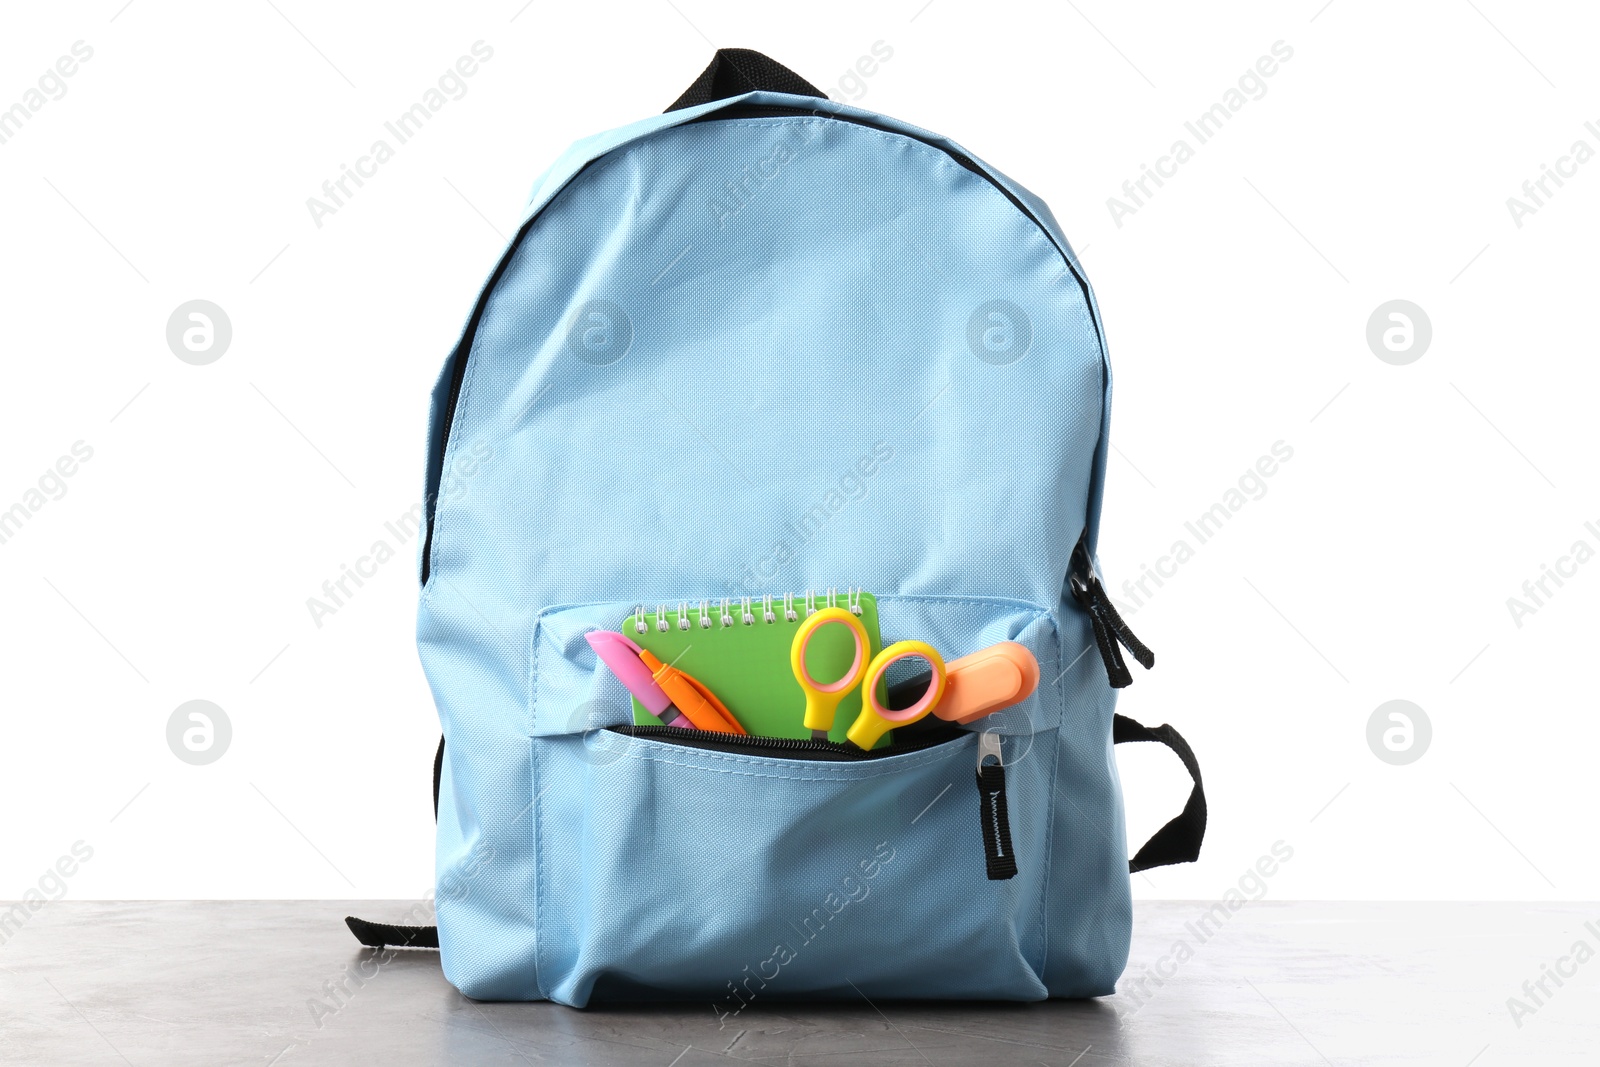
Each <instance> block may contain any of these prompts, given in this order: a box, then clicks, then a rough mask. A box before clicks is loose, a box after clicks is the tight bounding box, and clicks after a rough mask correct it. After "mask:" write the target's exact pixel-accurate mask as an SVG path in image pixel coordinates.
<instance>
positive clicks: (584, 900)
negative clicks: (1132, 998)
mask: <svg viewBox="0 0 1600 1067" xmlns="http://www.w3.org/2000/svg"><path fill="white" fill-rule="evenodd" d="M1109 398H1110V373H1109V369H1108V366H1107V362H1106V355H1105V347H1104V344H1103V334H1102V331H1101V327H1100V321H1099V317H1098V313H1097V310H1096V307H1095V302H1094V297H1093V295H1092V293H1091V292H1090V289H1089V283H1088V281H1087V279H1086V278H1085V277H1084V274H1083V270H1082V268H1081V266H1080V265H1079V263H1078V261H1077V258H1076V256H1075V255H1074V254H1073V252H1072V249H1071V248H1070V247H1069V246H1068V244H1067V241H1066V238H1065V237H1063V236H1062V234H1061V232H1060V230H1059V228H1058V227H1057V225H1056V222H1055V220H1054V219H1053V218H1052V216H1051V214H1050V212H1049V209H1047V208H1046V207H1045V205H1044V204H1043V203H1041V202H1039V201H1038V200H1036V199H1035V198H1034V197H1033V196H1032V195H1031V194H1029V193H1028V192H1027V191H1026V190H1024V189H1022V188H1021V187H1020V186H1018V185H1016V184H1015V183H1013V182H1012V181H1011V180H1010V179H1008V178H1006V177H1005V176H1003V175H1001V174H999V173H998V172H997V171H995V170H993V169H992V168H990V167H989V166H987V165H986V164H984V163H982V162H981V161H979V160H976V159H974V158H972V157H971V156H970V155H968V154H967V153H966V152H964V151H963V150H962V149H961V148H960V147H959V146H957V145H956V144H954V143H953V142H951V141H948V140H946V139H944V138H942V137H939V136H937V135H935V134H931V133H928V132H927V131H926V130H921V129H918V128H917V127H914V126H910V125H907V124H906V123H903V122H898V121H895V120H894V119H890V118H886V117H884V116H882V115H876V114H873V113H871V112H867V111H863V110H860V109H857V108H854V107H849V106H846V105H843V104H838V103H833V102H831V101H829V100H827V99H826V98H825V97H824V95H823V94H822V93H821V92H820V91H818V90H817V89H815V88H813V87H812V86H811V85H809V84H808V83H806V82H805V81H804V80H802V79H801V78H800V77H798V76H797V75H795V74H794V73H792V72H790V71H788V70H787V69H785V68H784V67H782V66H780V65H778V64H777V63H775V62H773V61H772V60H770V59H767V58H766V57H765V56H762V55H760V54H759V53H755V52H750V51H746V50H740V49H734V50H723V51H719V52H718V53H717V57H716V59H715V60H714V61H713V62H712V64H711V66H710V67H709V68H707V70H706V71H705V73H704V74H702V75H701V77H700V78H699V80H697V81H696V82H695V84H694V85H693V86H692V87H691V88H690V90H689V91H688V92H687V93H685V94H684V96H683V97H682V98H681V99H679V100H678V101H677V103H675V104H674V105H673V107H672V108H671V109H669V110H668V111H667V112H666V113H665V114H662V115H659V116H656V117H655V118H651V119H646V120H644V121H642V122H637V123H634V124H633V125H631V126H626V127H624V128H622V129H619V130H614V131H612V132H610V133H604V134H600V135H598V136H595V137H591V138H589V139H587V140H584V141H580V142H578V143H577V144H576V145H574V146H573V147H572V148H571V149H570V150H569V151H568V152H567V153H566V155H564V156H563V157H562V158H561V159H560V160H559V161H557V163H556V164H555V166H553V167H552V168H551V169H550V171H549V172H548V173H546V174H545V175H544V177H543V178H541V179H540V180H539V182H538V184H537V186H536V188H535V190H534V194H533V199H532V202H531V204H530V206H529V208H528V211H527V214H526V217H525V220H524V222H523V224H522V225H521V227H520V228H519V230H518V232H517V234H516V236H515V238H513V239H512V241H511V243H510V247H509V248H508V249H507V250H506V252H505V254H504V256H503V257H502V258H501V260H500V263H499V265H498V266H497V267H496V268H495V270H494V273H493V274H492V275H491V276H490V278H489V281H488V284H487V285H485V286H484V289H483V292H482V294H481V295H480V296H479V298H478V301H477V303H476V305H475V306H474V308H473V310H472V315H471V317H470V319H469V320H468V322H467V325H466V329H465V331H464V333H463V335H462V338H461V341H460V342H459V344H458V345H457V346H456V349H455V351H454V352H453V353H452V354H451V356H450V358H449V359H448V361H447V362H446V364H445V367H444V371H443V374H442V375H441V377H440V380H439V384H438V387H437V389H436V390H435V393H434V400H433V419H432V426H431V431H430V433H431V438H430V446H429V460H428V471H427V500H428V502H429V504H428V509H427V510H428V514H427V536H426V540H425V544H424V545H423V548H422V563H421V568H422V598H421V607H420V611H419V621H418V644H419V646H420V650H421V656H422V662H423V666H424V667H425V669H426V672H427V675H428V679H429V682H430V683H431V685H432V688H433V693H434V697H435V699H436V701H437V703H438V707H439V716H440V720H441V722H442V724H443V727H444V742H443V743H442V744H441V748H440V758H439V760H438V764H437V765H436V768H435V801H436V806H437V816H438V857H437V872H436V874H437V884H436V900H435V906H436V912H437V924H438V925H437V931H436V932H435V928H433V927H407V926H397V925H388V924H380V923H372V922H366V921H363V920H359V919H351V920H349V924H350V926H351V929H352V930H353V931H354V932H355V933H356V936H357V937H358V938H360V939H361V940H362V941H363V943H365V944H368V945H373V946H376V947H379V948H382V947H384V946H386V945H387V946H430V947H431V946H435V945H436V946H437V947H438V948H439V949H440V953H441V958H442V962H443V965H444V972H445V975H446V977H447V978H448V979H449V980H450V981H451V982H452V983H453V984H454V985H455V986H456V987H457V988H459V989H460V990H461V991H462V992H463V993H465V994H466V995H468V996H470V997H475V998H478V999H485V1000H546V999H547V1000H553V1001H557V1002H560V1003H562V1004H568V1005H572V1006H575V1007H582V1006H584V1005H586V1004H589V1003H590V1002H591V1001H607V1000H629V999H633V1000H643V999H661V998H673V999H698V1000H702V1001H705V1002H706V1003H708V1004H709V1005H710V1006H711V1008H712V1010H713V1011H715V1012H716V1013H717V1014H718V1015H719V1016H721V1017H724V1018H726V1017H729V1016H732V1015H734V1014H736V1013H737V1012H739V1011H740V1010H742V1008H743V1007H745V1006H747V1005H749V1004H752V1003H757V1002H763V1001H776V1000H780V999H788V998H797V997H856V996H859V995H865V996H867V997H870V998H872V999H874V1000H876V999H878V998H914V997H915V998H921V997H933V998H967V999H998V1000H1022V1001H1025V1000H1039V999H1043V998H1046V997H1086V996H1098V995H1102V994H1108V993H1111V992H1112V991H1113V988H1114V986H1115V983H1116V981H1117V978H1118V976H1119V975H1120V973H1121V972H1122V969H1123V966H1124V964H1125V963H1126V960H1127V953H1128V941H1129V932H1130V921H1131V908H1130V901H1129V878H1128V876H1129V869H1130V863H1129V857H1128V852H1127V848H1126V844H1125V836H1124V827H1123V813H1122V801H1121V795H1120V786H1119V783H1118V779H1117V768H1116V763H1115V760H1114V758H1113V744H1114V742H1119V741H1159V742H1162V743H1165V744H1167V745H1169V746H1171V747H1172V748H1173V749H1174V750H1175V751H1176V752H1177V753H1178V755H1179V756H1180V757H1181V758H1182V760H1183V762H1184V764H1185V766H1186V767H1187V768H1188V770H1189V772H1190V774H1191V775H1192V777H1193V778H1194V792H1193V794H1192V795H1191V797H1190V800H1189V803H1188V806H1187V807H1186V808H1185V810H1184V812H1183V813H1182V814H1181V815H1179V816H1178V817H1177V818H1176V819H1174V820H1173V821H1172V822H1170V823H1169V824H1167V825H1166V826H1165V827H1163V829H1162V830H1161V831H1160V832H1159V833H1158V834H1157V835H1156V837H1155V838H1153V839H1152V840H1151V841H1150V843H1149V844H1147V845H1146V846H1145V847H1144V848H1143V849H1142V850H1140V851H1139V853H1138V854H1137V855H1135V856H1134V858H1133V861H1132V865H1131V866H1132V869H1133V870H1135V871H1137V870H1140V869H1143V868H1145V867H1151V866H1157V865H1160V864H1164V863H1175V862H1184V861H1189V860H1193V859H1194V858H1195V857H1196V856H1197V855H1198V853H1199V847H1200V839H1201V837H1202V835H1203V832H1204V826H1205V801H1204V796H1203V793H1202V791H1201V787H1200V775H1199V769H1198V767H1197V765H1196V764H1195V760H1194V756H1193V754H1192V753H1191V752H1190V751H1189V748H1188V746H1187V745H1186V744H1184V742H1183V739H1182V738H1181V737H1179V736H1178V735H1177V734H1176V733H1175V732H1174V731H1172V730H1171V728H1170V727H1165V726H1163V727H1159V728H1157V729H1154V730H1152V729H1147V728H1145V727H1142V726H1139V725H1138V724H1136V723H1133V722H1132V721H1131V720H1127V719H1124V718H1123V717H1121V716H1114V714H1113V706H1114V704H1115V696H1114V688H1115V687H1120V686H1122V685H1126V684H1127V683H1128V681H1129V676H1128V670H1127V668H1126V666H1125V665H1124V661H1123V658H1122V654H1121V647H1126V648H1127V649H1128V650H1129V652H1130V653H1132V654H1133V655H1134V657H1135V658H1136V659H1138V660H1139V661H1140V662H1142V663H1143V664H1144V665H1145V666H1149V665H1150V663H1151V662H1152V661H1153V658H1152V657H1151V655H1150V653H1149V651H1148V650H1147V649H1145V647H1144V646H1143V645H1141V644H1140V643H1139V642H1138V641H1137V639H1135V638H1134V637H1133V635H1132V634H1131V633H1129V632H1128V630H1127V627H1126V626H1125V625H1124V624H1123V622H1122V620H1121V619H1120V618H1119V617H1118V616H1117V613H1116V611H1115V609H1114V607H1113V606H1112V604H1111V600H1110V598H1109V596H1108V595H1107V594H1106V592H1105V590H1104V588H1103V587H1102V586H1101V584H1100V581H1099V578H1098V577H1097V576H1096V572H1095V566H1094V545H1095V533H1096V526H1097V520H1098V514H1099V508H1100V496H1101V486H1102V483H1103V480H1104V477H1105V465H1106V449H1107V437H1106V433H1107V425H1108V409H1109ZM846 587H860V588H865V589H867V590H870V591H871V592H873V593H874V594H876V597H877V606H878V614H879V618H880V621H881V627H882V632H883V634H884V638H885V640H890V639H897V638H905V637H915V638H920V639H922V640H925V641H927V642H929V643H930V644H932V645H933V646H934V647H935V648H936V649H938V650H939V651H940V653H941V654H942V655H943V656H944V657H946V658H947V659H948V658H953V657H956V656H961V655H964V654H966V653H968V652H971V651H973V650H976V649H979V648H983V647H986V646H988V645H992V644H994V643H996V642H999V641H1005V640H1010V641H1015V642H1018V643H1020V644H1022V645H1024V646H1025V647H1026V648H1027V649H1029V650H1030V651H1031V652H1032V653H1033V654H1034V656H1035V657H1037V659H1038V662H1039V664H1040V667H1041V680H1040V682H1039V685H1038V688H1037V690H1036V691H1035V692H1034V693H1033V695H1032V696H1031V697H1029V698H1028V699H1027V700H1026V701H1024V702H1023V703H1021V704H1018V705H1016V706H1014V707H1011V708H1009V709H1007V710H1005V711H1002V712H999V713H997V714H993V715H990V716H988V717H987V718H983V719H979V720H977V721H975V722H973V723H972V724H970V725H968V726H965V727H960V728H953V729H950V730H947V731H945V732H943V733H938V732H935V733H931V734H927V735H925V740H924V741H922V742H918V743H915V744H897V743H892V744H890V745H889V746H888V747H886V748H880V749H874V750H872V751H870V752H864V751H861V750H859V749H856V748H855V747H854V746H850V745H843V744H833V743H831V742H825V741H819V742H798V743H797V742H793V741H789V742H773V741H767V740H764V739H762V738H759V737H750V738H738V739H733V740H731V741H727V742H723V743H712V742H708V741H706V740H705V739H703V738H700V737H699V736H698V735H693V736H691V735H689V734H688V732H685V735H684V736H683V737H674V736H672V734H673V731H671V730H668V729H666V728H664V727H658V728H655V729H654V730H651V729H635V728H634V727H633V723H634V718H633V714H632V710H631V706H630V703H629V699H628V694H627V692H626V691H625V690H624V689H623V688H622V685H621V684H620V683H619V681H618V680H617V678H616V677H615V676H614V675H613V674H612V673H611V672H610V671H609V670H607V669H605V668H604V667H603V666H602V665H601V664H600V663H599V662H598V661H597V659H596V657H595V654H594V652H593V651H592V650H591V648H590V645H589V644H588V642H587V641H586V640H585V637H584V635H585V634H586V633H587V632H589V631H591V630H594V629H596V628H605V629H617V628H618V626H619V624H620V622H621V620H622V619H623V618H624V617H625V616H627V615H628V614H629V613H630V612H631V611H633V610H634V608H635V607H636V605H640V604H644V605H648V606H652V607H653V606H654V605H657V604H668V605H677V604H678V603H680V602H683V601H690V602H694V603H698V602H700V601H702V600H706V601H708V602H712V603H715V604H718V605H721V604H724V603H726V604H728V605H730V607H729V608H728V609H727V610H728V611H729V612H731V613H732V614H733V615H737V616H740V622H741V623H742V622H743V621H745V620H744V616H745V615H746V614H747V613H756V614H758V615H759V614H762V613H763V608H764V606H765V605H766V604H767V603H768V602H767V601H766V599H765V597H766V596H768V595H776V596H778V597H779V599H780V600H781V599H782V596H783V594H786V593H795V592H801V591H805V590H814V591H816V592H815V600H814V602H815V603H822V602H823V601H824V598H825V597H826V596H827V595H828V594H826V593H825V592H824V591H825V590H828V589H831V588H837V589H840V590H843V589H845V588H846ZM839 596H844V594H842V593H841V594H839ZM796 602H797V603H804V602H805V601H804V600H800V601H796ZM719 610H721V609H719ZM758 624H759V623H758ZM1119 646H1120V647H1119ZM1108 681H1109V684H1108ZM928 739H931V740H928ZM975 783H976V784H975Z"/></svg>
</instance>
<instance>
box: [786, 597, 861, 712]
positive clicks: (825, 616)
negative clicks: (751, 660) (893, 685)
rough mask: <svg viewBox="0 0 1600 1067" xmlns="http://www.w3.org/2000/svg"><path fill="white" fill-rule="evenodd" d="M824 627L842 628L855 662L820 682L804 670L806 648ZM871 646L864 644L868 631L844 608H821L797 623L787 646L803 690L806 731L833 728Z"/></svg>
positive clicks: (858, 681)
mask: <svg viewBox="0 0 1600 1067" xmlns="http://www.w3.org/2000/svg"><path fill="white" fill-rule="evenodd" d="M824 626H844V627H846V628H848V629H849V631H850V636H851V637H852V638H853V639H854V640H855V659H854V660H852V661H851V663H850V669H849V670H847V671H845V672H844V674H843V676H841V677H840V678H839V679H838V680H836V681H832V682H819V681H817V680H816V679H815V678H813V677H811V672H810V671H809V670H807V669H806V648H807V646H808V645H809V644H810V642H811V639H812V638H813V637H815V636H816V634H817V631H818V630H821V629H822V628H823V627H824ZM871 647H872V646H871V645H869V644H868V643H867V628H866V627H865V626H863V625H861V620H860V619H858V618H856V617H855V616H854V615H852V614H850V612H848V611H846V610H845V609H844V608H823V609H822V610H821V611H818V612H816V613H815V614H813V615H812V616H811V617H809V618H808V619H806V620H805V621H804V622H802V623H801V624H800V629H799V630H797V631H795V635H794V643H793V644H792V645H790V646H789V665H790V666H791V667H793V668H794V677H795V680H796V681H798V682H799V683H800V688H801V689H803V690H805V694H806V717H805V726H806V729H807V730H811V731H813V732H816V731H821V732H822V733H826V732H827V731H829V730H831V729H833V714H834V712H835V711H837V710H838V708H839V701H841V700H843V699H844V698H845V696H846V695H847V694H848V693H849V692H850V691H851V690H852V689H854V688H855V687H856V686H857V685H858V684H859V683H860V681H861V676H862V675H863V674H865V673H866V670H867V654H868V652H869V651H870V649H871Z"/></svg>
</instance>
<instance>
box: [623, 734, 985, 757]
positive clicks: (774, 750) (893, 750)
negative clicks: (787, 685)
mask: <svg viewBox="0 0 1600 1067" xmlns="http://www.w3.org/2000/svg"><path fill="white" fill-rule="evenodd" d="M606 730H607V732H609V733H615V734H623V735H624V736H627V737H648V738H649V739H650V740H652V741H666V742H668V743H669V744H674V745H684V746H686V747H688V748H703V749H709V750H710V751H712V752H732V753H737V754H740V755H757V756H777V757H778V758H780V759H810V760H826V761H829V762H833V763H858V762H860V761H862V760H874V759H883V758H885V757H887V756H898V755H901V754H902V753H905V752H920V751H922V750H923V749H925V748H933V747H934V746H935V745H943V744H947V743H949V742H951V741H959V740H960V739H961V738H963V737H965V736H967V734H968V732H969V731H966V730H961V729H957V728H956V727H954V726H951V727H948V728H946V729H942V730H927V731H923V732H920V733H918V735H917V736H916V737H914V738H909V739H907V740H905V741H903V742H902V741H900V740H898V739H896V741H895V743H894V744H892V745H887V746H885V747H883V748H873V749H866V750H862V749H859V748H857V747H856V746H855V745H853V744H849V743H845V742H838V741H823V740H820V739H816V738H810V737H805V738H801V737H751V736H749V735H746V734H722V733H713V732H712V731H710V730H685V729H683V728H681V727H678V726H608V727H606Z"/></svg>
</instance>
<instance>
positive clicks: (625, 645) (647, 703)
mask: <svg viewBox="0 0 1600 1067" xmlns="http://www.w3.org/2000/svg"><path fill="white" fill-rule="evenodd" d="M583 636H584V638H585V639H586V640H587V641H588V642H589V647H591V648H593V649H594V654H595V655H597V656H599V657H600V662H601V663H604V664H605V665H606V666H607V667H610V668H611V670H612V673H614V674H615V675H616V676H617V679H618V681H620V682H621V683H622V684H623V685H624V686H625V687H627V690H628V692H630V693H632V694H633V696H634V699H635V700H637V701H638V702H639V703H640V704H642V705H643V706H644V709H645V710H646V711H648V712H649V713H650V714H652V715H654V716H655V717H656V718H658V719H660V720H661V721H662V722H663V723H665V724H666V725H668V726H677V727H680V728H682V729H686V730H693V729H694V728H695V725H694V723H692V722H690V721H689V719H688V718H687V717H686V716H685V715H684V714H683V712H681V711H679V710H678V709H677V707H676V706H675V705H674V704H673V703H672V701H671V700H669V699H668V698H667V694H666V693H665V692H664V691H663V690H662V688H661V687H660V686H659V685H657V684H656V680H655V678H653V677H652V676H651V674H650V668H649V667H647V666H645V664H644V660H642V659H640V658H639V657H640V653H642V652H643V651H644V649H642V648H640V647H639V646H638V645H636V644H634V643H633V642H632V641H630V640H628V638H627V637H626V636H624V635H623V634H619V633H617V632H616V631H615V630H590V631H589V632H588V633H586V634H584V635H583Z"/></svg>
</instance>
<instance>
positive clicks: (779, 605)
mask: <svg viewBox="0 0 1600 1067" xmlns="http://www.w3.org/2000/svg"><path fill="white" fill-rule="evenodd" d="M865 592H866V590H864V589H863V588H861V587H860V586H854V585H851V586H846V587H845V590H844V595H843V596H842V597H841V596H840V595H839V588H838V586H829V587H828V588H827V589H826V590H824V591H823V593H822V595H821V596H820V597H819V596H818V595H817V592H816V590H814V589H807V590H806V591H805V592H804V593H784V594H783V599H782V601H781V602H780V601H779V600H778V598H777V594H775V593H766V594H764V595H763V596H762V597H761V603H760V611H759V612H758V611H757V610H756V608H757V605H756V600H755V597H753V596H742V597H740V598H739V605H738V613H737V614H735V612H734V604H733V598H732V597H722V598H721V599H720V600H717V601H715V602H714V603H713V601H711V600H700V601H699V602H698V604H697V605H691V603H690V601H687V600H680V601H678V604H677V607H675V608H674V607H672V606H670V605H668V604H663V603H658V604H657V605H656V607H655V610H654V611H647V610H646V608H645V605H643V604H638V605H636V606H635V607H634V609H633V632H634V633H636V634H645V633H649V632H650V624H651V622H652V621H653V622H654V623H655V628H656V630H657V631H658V632H660V633H666V632H667V631H669V630H671V629H672V628H673V623H674V622H676V623H677V628H678V629H679V630H688V629H691V628H692V625H693V624H692V623H691V622H690V618H691V616H692V617H695V618H698V619H699V620H700V628H701V629H702V630H708V629H710V628H711V620H712V618H713V607H714V608H715V617H716V618H717V619H718V620H719V621H720V622H721V625H722V627H723V628H727V627H730V626H733V625H734V624H735V622H737V623H740V624H742V625H744V626H754V625H755V624H756V622H757V621H760V622H763V623H766V624H768V625H771V624H773V623H776V622H778V621H779V620H778V616H779V614H780V613H781V614H782V616H783V621H784V622H799V621H800V620H801V619H802V618H810V617H811V616H812V615H815V614H816V613H817V612H818V611H820V610H822V609H823V608H825V607H827V608H835V607H840V606H841V605H842V606H843V607H844V608H846V609H847V610H848V611H849V612H850V614H852V615H860V614H861V610H862V609H861V597H862V595H863V594H864V593H865Z"/></svg>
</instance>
